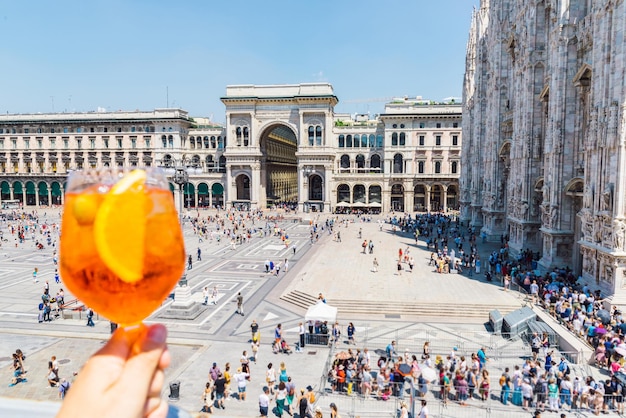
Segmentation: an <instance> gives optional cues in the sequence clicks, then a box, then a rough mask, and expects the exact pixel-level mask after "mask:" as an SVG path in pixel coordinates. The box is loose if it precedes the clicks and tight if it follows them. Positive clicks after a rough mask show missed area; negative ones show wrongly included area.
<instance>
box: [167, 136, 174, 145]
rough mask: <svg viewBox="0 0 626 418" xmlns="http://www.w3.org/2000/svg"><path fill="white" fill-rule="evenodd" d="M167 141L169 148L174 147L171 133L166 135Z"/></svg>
mask: <svg viewBox="0 0 626 418" xmlns="http://www.w3.org/2000/svg"><path fill="white" fill-rule="evenodd" d="M167 142H168V144H169V146H170V148H174V137H173V136H172V135H170V136H168V137H167Z"/></svg>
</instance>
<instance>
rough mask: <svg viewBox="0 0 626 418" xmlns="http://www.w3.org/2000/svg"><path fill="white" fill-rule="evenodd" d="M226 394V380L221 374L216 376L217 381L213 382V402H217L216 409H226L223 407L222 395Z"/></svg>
mask: <svg viewBox="0 0 626 418" xmlns="http://www.w3.org/2000/svg"><path fill="white" fill-rule="evenodd" d="M225 392H226V379H225V378H224V375H223V374H222V373H220V374H218V375H217V380H215V401H216V402H217V407H218V408H222V409H226V407H225V406H224V393H225Z"/></svg>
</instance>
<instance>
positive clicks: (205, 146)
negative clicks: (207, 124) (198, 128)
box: [204, 136, 209, 149]
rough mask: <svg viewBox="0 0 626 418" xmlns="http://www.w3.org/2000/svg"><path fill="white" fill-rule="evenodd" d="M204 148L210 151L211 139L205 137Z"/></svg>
mask: <svg viewBox="0 0 626 418" xmlns="http://www.w3.org/2000/svg"><path fill="white" fill-rule="evenodd" d="M204 148H206V149H209V137H208V136H205V137H204Z"/></svg>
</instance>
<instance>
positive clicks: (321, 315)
mask: <svg viewBox="0 0 626 418" xmlns="http://www.w3.org/2000/svg"><path fill="white" fill-rule="evenodd" d="M304 319H305V320H306V321H321V322H324V321H328V322H330V323H334V322H335V320H336V319H337V308H335V307H334V306H330V305H328V304H327V303H324V302H322V301H321V300H320V301H319V302H317V303H316V304H315V305H312V306H310V307H309V309H308V310H307V311H306V315H304Z"/></svg>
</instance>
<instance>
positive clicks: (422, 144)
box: [419, 135, 425, 146]
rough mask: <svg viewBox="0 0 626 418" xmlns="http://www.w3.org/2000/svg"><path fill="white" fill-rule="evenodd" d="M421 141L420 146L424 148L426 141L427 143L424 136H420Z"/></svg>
mask: <svg viewBox="0 0 626 418" xmlns="http://www.w3.org/2000/svg"><path fill="white" fill-rule="evenodd" d="M419 140H420V142H419V144H420V145H421V146H424V141H425V137H424V135H420V138H419Z"/></svg>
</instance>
